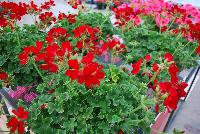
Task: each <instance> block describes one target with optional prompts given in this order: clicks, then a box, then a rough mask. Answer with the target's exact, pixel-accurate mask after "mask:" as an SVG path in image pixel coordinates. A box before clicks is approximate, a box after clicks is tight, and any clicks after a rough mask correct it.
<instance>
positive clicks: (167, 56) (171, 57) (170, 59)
mask: <svg viewBox="0 0 200 134" xmlns="http://www.w3.org/2000/svg"><path fill="white" fill-rule="evenodd" d="M164 59H165V60H166V61H167V62H170V61H172V60H173V59H174V57H173V55H172V54H170V53H168V52H167V53H166V54H165V55H164Z"/></svg>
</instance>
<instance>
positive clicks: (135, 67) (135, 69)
mask: <svg viewBox="0 0 200 134" xmlns="http://www.w3.org/2000/svg"><path fill="white" fill-rule="evenodd" d="M142 62H143V59H139V60H138V61H137V62H136V63H134V64H132V68H133V70H132V71H131V73H132V74H134V75H135V74H138V73H139V72H140V67H141V65H142Z"/></svg>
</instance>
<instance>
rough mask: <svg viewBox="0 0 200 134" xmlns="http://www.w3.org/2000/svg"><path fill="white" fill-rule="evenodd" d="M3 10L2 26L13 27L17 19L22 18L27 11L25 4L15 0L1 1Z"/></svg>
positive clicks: (1, 16) (0, 20) (0, 17)
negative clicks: (10, 0) (9, 0)
mask: <svg viewBox="0 0 200 134" xmlns="http://www.w3.org/2000/svg"><path fill="white" fill-rule="evenodd" d="M0 7H1V8H2V11H1V12H0V27H6V26H10V27H11V28H13V25H14V23H15V22H16V21H17V20H21V17H22V16H24V15H25V14H26V13H27V12H26V7H25V5H24V4H22V3H19V4H16V3H14V2H5V1H4V2H0Z"/></svg>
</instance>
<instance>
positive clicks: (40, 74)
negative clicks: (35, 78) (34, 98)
mask: <svg viewBox="0 0 200 134" xmlns="http://www.w3.org/2000/svg"><path fill="white" fill-rule="evenodd" d="M32 61H33V65H34V67H35V69H36V71H37V72H38V74H39V76H40V77H41V78H42V80H43V81H44V77H43V76H42V73H41V72H40V70H39V69H38V67H37V65H36V63H35V61H34V60H32Z"/></svg>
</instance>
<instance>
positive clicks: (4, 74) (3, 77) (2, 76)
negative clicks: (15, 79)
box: [0, 72, 8, 80]
mask: <svg viewBox="0 0 200 134" xmlns="http://www.w3.org/2000/svg"><path fill="white" fill-rule="evenodd" d="M7 78H8V75H7V74H6V73H5V72H1V73H0V80H5V79H7Z"/></svg>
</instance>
